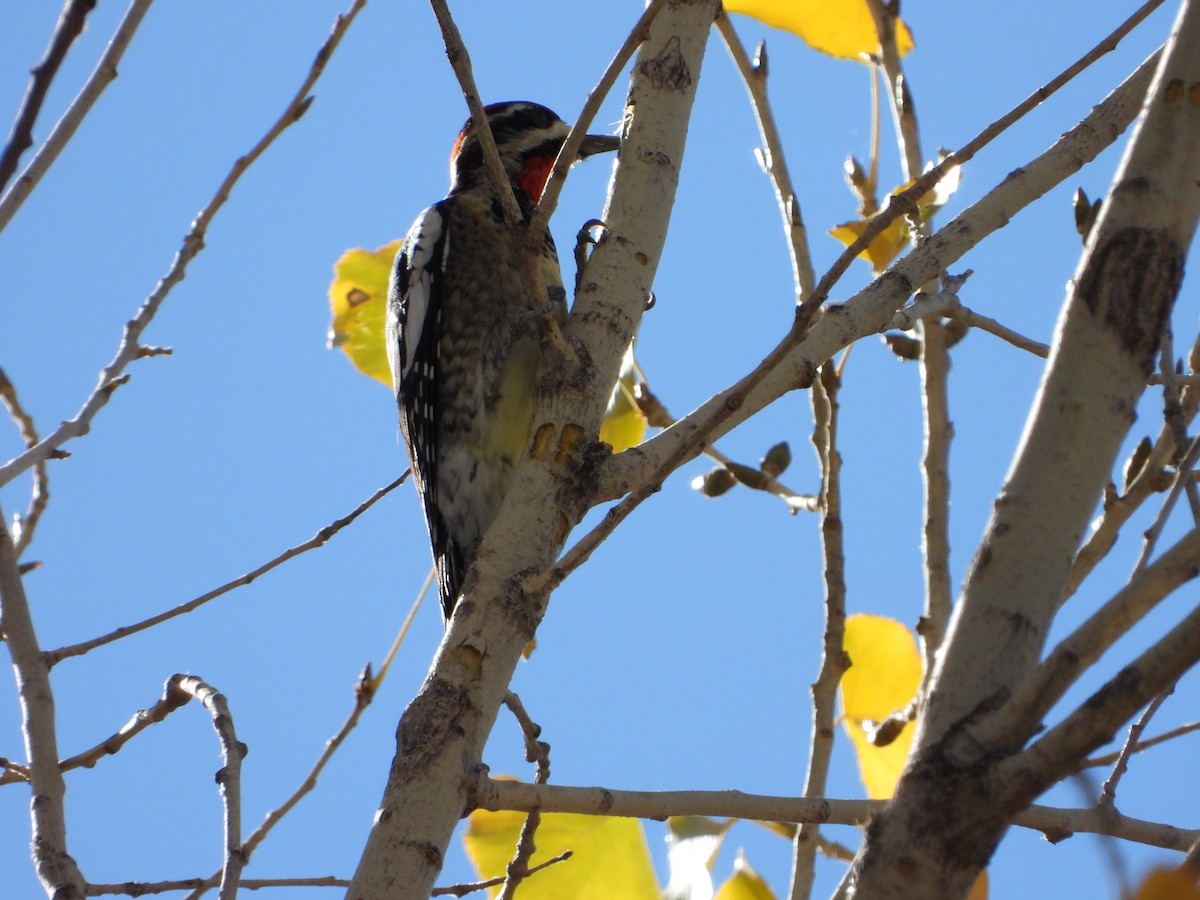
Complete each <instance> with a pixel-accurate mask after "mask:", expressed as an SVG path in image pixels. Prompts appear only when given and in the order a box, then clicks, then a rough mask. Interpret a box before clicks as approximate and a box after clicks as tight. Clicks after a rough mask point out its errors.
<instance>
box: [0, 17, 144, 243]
mask: <svg viewBox="0 0 1200 900" xmlns="http://www.w3.org/2000/svg"><path fill="white" fill-rule="evenodd" d="M151 2H152V0H132V2H131V3H130V4H129V9H128V10H127V11H126V12H125V17H124V18H123V19H121V22H120V24H118V25H117V30H116V31H115V32H113V36H112V39H111V40H110V41H109V42H108V46H107V47H105V48H104V53H103V54H102V55H101V57H100V60H99V61H98V62H97V63H96V68H94V69H93V70H92V74H91V75H89V76H88V79H87V81H86V82H84V85H83V87H82V88H81V89H80V91H79V93H78V94H76V95H75V99H74V100H72V101H71V105H70V106H68V107H67V111H66V112H65V113H63V115H62V118H60V119H59V120H58V122H57V123H55V125H54V128H53V129H51V131H50V135H49V136H48V137H47V138H46V140H45V141H43V142H42V146H41V147H39V148H38V150H37V153H35V154H34V155H33V159H31V160H30V161H29V163H28V164H27V165H26V166H25V170H24V171H23V172H21V174H20V176H18V178H17V180H16V181H14V182H13V183H12V184H11V185H9V187H8V190H7V191H3V192H2V193H0V231H3V230H4V228H5V226H7V225H8V223H9V222H10V221H12V217H13V216H14V215H16V213H17V210H19V209H20V208H21V204H23V203H24V202H25V200H26V199H27V198H28V197H29V195H30V194H31V193H33V189H34V188H35V187H37V183H38V182H39V181H41V179H42V176H43V175H45V174H46V172H47V171H48V170H49V168H50V166H52V165H53V164H54V161H55V160H56V159H57V158H58V155H59V153H61V152H62V150H63V148H64V147H66V146H67V144H68V143H69V142H70V140H71V138H72V137H73V136H74V134H75V131H76V129H78V128H79V125H80V123H82V122H83V120H84V118H85V117H86V116H87V114H88V112H89V111H90V110H91V108H92V106H93V105H94V104H95V103H96V100H98V99H99V97H100V95H101V94H102V93H104V89H105V88H106V87H108V86H109V85H110V84H112V82H113V81H114V80H115V79H116V77H117V63H118V62H120V61H121V57H122V56H123V55H124V54H125V48H126V47H128V46H129V42H130V41H131V40H133V35H134V32H136V31H137V28H138V25H140V24H141V21H142V18H143V17H144V16H145V15H146V10H148V9H149V8H150V3H151Z"/></svg>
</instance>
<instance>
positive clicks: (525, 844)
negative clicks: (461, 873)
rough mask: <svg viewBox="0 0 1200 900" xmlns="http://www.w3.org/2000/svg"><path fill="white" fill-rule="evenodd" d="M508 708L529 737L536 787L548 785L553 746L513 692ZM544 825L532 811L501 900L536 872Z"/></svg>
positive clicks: (527, 745)
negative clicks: (540, 831) (534, 863)
mask: <svg viewBox="0 0 1200 900" xmlns="http://www.w3.org/2000/svg"><path fill="white" fill-rule="evenodd" d="M504 705H505V706H507V707H508V708H509V711H510V712H512V714H513V717H514V718H515V719H516V720H517V724H518V725H520V726H521V734H522V735H523V736H524V738H525V759H526V760H527V761H529V762H531V763H533V764H534V765H535V768H536V773H537V774H536V775H535V777H534V783H535V784H545V783H546V782H548V781H549V780H550V745H549V744H547V743H546V742H545V741H543V740H539V738H540V737H541V734H542V729H541V726H540V725H538V724H537V723H536V722H534V721H533V719H532V718H531V717H530V715H529V713H528V712H526V711H525V705H524V704H523V703H521V698H520V697H518V696H517V695H516V694H515V693H513V692H512V691H509V692H508V693H506V694H505V695H504ZM541 824H542V814H541V812H539V811H538V810H536V809H534V810H530V811H529V812H528V813H527V814H526V816H525V824H524V825H522V826H521V837H520V839H519V840H518V841H517V848H516V851H515V852H514V853H513V858H512V859H511V860H509V862H508V866H507V867H505V870H504V887H503V888H502V889H501V890H500V894H499V898H500V900H513V897H514V895H515V894H516V892H517V888H518V887H519V886H520V884H521V882H522V881H524V880H525V879H526V878H527V877H528V876H529V874H530V873H531V872H532V871H533V870H532V869H531V868H530V866H529V862H530V860H532V859H533V854H534V853H536V852H537V830H538V826H539V825H541Z"/></svg>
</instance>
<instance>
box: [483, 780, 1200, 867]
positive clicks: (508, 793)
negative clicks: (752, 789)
mask: <svg viewBox="0 0 1200 900" xmlns="http://www.w3.org/2000/svg"><path fill="white" fill-rule="evenodd" d="M886 804H887V801H886V800H832V799H828V798H823V797H773V796H767V795H764V794H747V793H743V792H742V791H621V790H615V789H612V788H599V787H568V786H564V785H559V784H542V785H537V784H527V783H525V782H521V781H494V780H491V779H488V780H487V781H486V783H485V785H484V786H483V788H482V789H481V790H480V792H479V794H478V795H477V805H478V808H479V809H489V810H493V811H498V810H506V809H507V810H516V811H525V810H529V809H532V808H534V807H536V808H538V809H541V810H542V811H543V812H547V813H582V814H584V815H595V816H628V817H632V818H639V819H658V820H662V819H666V818H668V817H669V816H710V817H713V818H737V819H751V820H755V821H763V822H820V823H822V824H826V825H856V826H860V827H862V826H865V825H867V824H868V823H869V822H870V820H871V818H872V817H873V816H875V815H876V814H877V813H878V812H879V811H880V810H882V809H883V808H884V807H885V806H886ZM1013 824H1015V825H1019V826H1021V827H1023V828H1032V829H1034V830H1036V831H1041V832H1042V833H1044V834H1045V835H1046V837H1047V838H1048V839H1049V840H1051V841H1053V842H1055V843H1057V842H1059V841H1062V840H1065V839H1066V838H1069V837H1071V836H1072V835H1074V834H1106V835H1110V836H1112V837H1117V838H1121V839H1122V840H1128V841H1133V842H1135V843H1139V844H1146V845H1149V846H1152V847H1162V848H1163V849H1166V850H1179V851H1186V850H1187V849H1188V848H1189V847H1190V846H1191V845H1192V844H1193V843H1194V842H1195V841H1196V840H1197V839H1200V829H1188V828H1176V827H1175V826H1173V825H1164V824H1161V823H1158V822H1147V821H1144V820H1140V819H1132V818H1129V817H1127V816H1121V817H1120V818H1119V819H1114V817H1113V816H1111V815H1102V814H1099V813H1097V812H1096V811H1095V810H1092V809H1056V808H1054V807H1048V806H1030V807H1029V808H1028V809H1026V810H1024V811H1023V812H1020V813H1018V814H1017V815H1016V817H1015V818H1014V820H1013Z"/></svg>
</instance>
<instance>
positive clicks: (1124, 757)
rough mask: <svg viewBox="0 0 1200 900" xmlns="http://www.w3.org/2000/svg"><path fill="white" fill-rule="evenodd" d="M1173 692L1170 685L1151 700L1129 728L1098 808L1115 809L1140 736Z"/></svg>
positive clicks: (1102, 791) (1105, 782) (1101, 792)
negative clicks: (1121, 783)
mask: <svg viewBox="0 0 1200 900" xmlns="http://www.w3.org/2000/svg"><path fill="white" fill-rule="evenodd" d="M1174 691H1175V687H1174V685H1172V686H1171V687H1170V688H1169V689H1167V690H1166V691H1163V692H1162V693H1161V694H1159V695H1158V696H1157V697H1155V698H1154V699H1153V700H1151V701H1150V705H1149V706H1147V707H1146V708H1145V710H1143V711H1142V714H1141V715H1140V716H1138V720H1137V721H1136V722H1134V723H1133V724H1132V725H1130V726H1129V736H1128V737H1126V739H1125V743H1124V744H1123V745H1122V746H1121V751H1120V753H1118V754H1117V762H1116V765H1114V766H1113V770H1112V772H1111V773H1110V774H1109V776H1108V778H1107V779H1105V781H1104V786H1103V787H1102V788H1101V789H1100V799H1099V801H1098V802H1097V805H1098V806H1107V807H1108V808H1109V809H1110V810H1115V809H1116V802H1117V785H1118V784H1119V783H1120V781H1121V779H1122V778H1123V777H1124V775H1125V773H1126V771H1128V769H1129V758H1130V756H1132V755H1133V752H1134V747H1136V746H1137V745H1138V743H1139V742H1140V741H1141V739H1142V735H1143V734H1144V733H1145V731H1146V726H1148V725H1149V724H1150V720H1151V719H1152V718H1154V714H1155V713H1156V712H1158V710H1159V708H1160V707H1161V706H1162V705H1163V704H1164V703H1165V702H1166V700H1167V698H1168V697H1169V696H1171V694H1172V693H1174Z"/></svg>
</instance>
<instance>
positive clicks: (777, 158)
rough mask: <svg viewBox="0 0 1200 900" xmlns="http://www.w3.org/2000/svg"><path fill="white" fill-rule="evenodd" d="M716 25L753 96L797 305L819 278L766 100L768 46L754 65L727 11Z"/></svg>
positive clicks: (762, 153)
mask: <svg viewBox="0 0 1200 900" xmlns="http://www.w3.org/2000/svg"><path fill="white" fill-rule="evenodd" d="M716 25H717V31H719V32H720V34H721V39H722V40H723V41H724V42H725V49H727V50H728V51H729V55H730V56H731V57H732V58H733V64H734V65H735V66H737V70H738V73H739V74H740V75H741V76H742V82H743V83H744V84H745V85H746V92H747V93H748V94H749V95H750V105H751V106H752V107H753V108H754V118H755V120H756V121H757V122H758V133H759V137H760V138H762V143H763V146H762V149H761V150H760V151H759V154H758V161H759V163H760V164H761V165H762V168H763V171H764V172H766V174H767V177H768V178H770V179H771V185H772V187H774V188H775V199H776V201H777V202H778V204H779V211H780V213H782V214H783V229H784V232H785V235H786V237H787V242H788V252H789V253H790V255H791V261H792V282H793V284H794V286H795V289H796V303H801V302H802V301H803V300H804V298H805V297H807V296H808V295H809V294H810V293H812V290H813V288H814V286H815V285H816V283H817V277H816V274H815V273H814V272H813V264H812V254H810V253H809V250H808V231H807V229H805V227H804V217H803V216H802V215H801V213H800V200H799V198H798V197H797V196H796V191H795V189H794V188H793V187H792V176H791V173H790V172H789V171H788V166H787V158H786V157H785V156H784V152H783V140H782V139H781V138H780V137H779V129H778V128H777V127H776V126H775V114H774V113H773V112H772V111H771V101H770V99H769V98H768V97H767V73H768V69H767V45H766V43H765V42H764V43H762V44H760V45H759V47H758V53H757V54H756V57H755V60H754V62H751V61H750V57H749V56H748V55H747V53H746V48H745V47H744V46H743V45H742V41H741V39H740V38H739V37H738V36H737V32H736V31H735V30H734V28H733V23H732V22H730V21H729V16H727V15H726V14H725V13H724V11H722V12H721V14H720V15H719V16H717V22H716Z"/></svg>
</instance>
